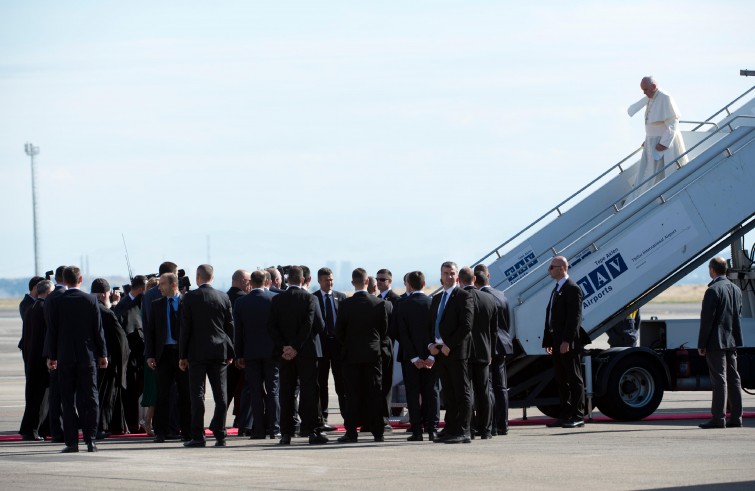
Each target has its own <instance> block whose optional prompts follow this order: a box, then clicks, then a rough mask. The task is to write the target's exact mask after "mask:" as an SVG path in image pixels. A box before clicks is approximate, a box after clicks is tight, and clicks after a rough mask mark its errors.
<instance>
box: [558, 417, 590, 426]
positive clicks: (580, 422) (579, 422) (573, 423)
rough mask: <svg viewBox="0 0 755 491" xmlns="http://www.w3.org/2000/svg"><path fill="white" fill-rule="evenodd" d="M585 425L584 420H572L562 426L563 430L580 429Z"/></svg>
mask: <svg viewBox="0 0 755 491" xmlns="http://www.w3.org/2000/svg"><path fill="white" fill-rule="evenodd" d="M584 425H585V422H584V420H582V419H570V420H568V421H564V424H562V425H561V428H579V427H582V426H584Z"/></svg>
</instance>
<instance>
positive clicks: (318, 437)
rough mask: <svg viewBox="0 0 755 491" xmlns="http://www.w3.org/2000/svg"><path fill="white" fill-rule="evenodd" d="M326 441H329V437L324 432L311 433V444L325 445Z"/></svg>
mask: <svg viewBox="0 0 755 491" xmlns="http://www.w3.org/2000/svg"><path fill="white" fill-rule="evenodd" d="M326 443H328V437H327V436H325V435H323V434H322V433H312V434H311V435H309V444H310V445H324V444H326Z"/></svg>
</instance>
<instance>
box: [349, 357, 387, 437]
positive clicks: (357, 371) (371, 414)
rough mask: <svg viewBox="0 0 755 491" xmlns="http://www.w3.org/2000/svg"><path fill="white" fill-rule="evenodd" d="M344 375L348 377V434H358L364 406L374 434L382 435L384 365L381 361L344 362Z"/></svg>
mask: <svg viewBox="0 0 755 491" xmlns="http://www.w3.org/2000/svg"><path fill="white" fill-rule="evenodd" d="M343 368H344V377H345V379H346V400H347V401H349V403H348V405H347V408H346V418H345V421H344V423H345V426H346V434H347V435H349V436H356V435H357V426H358V424H359V423H358V422H359V420H360V408H364V414H365V418H366V420H364V421H362V423H363V424H364V425H365V426H367V427H368V428H369V429H370V431H371V432H372V434H373V435H374V436H382V435H383V431H384V424H383V405H384V404H385V397H384V396H383V391H382V386H381V372H382V367H381V363H380V361H377V360H376V361H374V362H370V363H344V364H343Z"/></svg>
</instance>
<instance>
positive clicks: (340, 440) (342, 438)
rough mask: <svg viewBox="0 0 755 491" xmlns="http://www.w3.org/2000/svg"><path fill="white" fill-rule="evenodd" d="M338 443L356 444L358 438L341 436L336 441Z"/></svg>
mask: <svg viewBox="0 0 755 491" xmlns="http://www.w3.org/2000/svg"><path fill="white" fill-rule="evenodd" d="M336 441H337V442H338V443H356V442H357V436H356V435H349V434H348V433H346V434H345V435H343V436H339V437H338V439H337V440H336Z"/></svg>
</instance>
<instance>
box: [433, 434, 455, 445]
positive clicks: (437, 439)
mask: <svg viewBox="0 0 755 491" xmlns="http://www.w3.org/2000/svg"><path fill="white" fill-rule="evenodd" d="M450 437H451V435H450V434H448V433H445V432H441V433H438V434H437V435H435V438H434V439H433V440H432V441H433V443H443V442H444V441H446V440H447V439H449V438H450Z"/></svg>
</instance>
